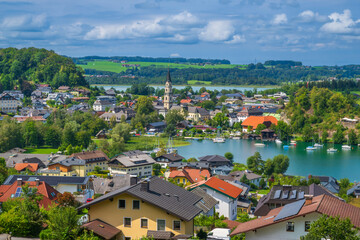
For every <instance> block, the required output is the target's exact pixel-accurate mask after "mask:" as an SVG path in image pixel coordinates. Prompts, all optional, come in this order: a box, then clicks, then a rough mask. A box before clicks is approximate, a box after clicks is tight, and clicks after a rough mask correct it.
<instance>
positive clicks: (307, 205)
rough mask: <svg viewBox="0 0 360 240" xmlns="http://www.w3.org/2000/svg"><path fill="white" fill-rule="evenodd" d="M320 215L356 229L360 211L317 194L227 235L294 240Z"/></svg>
mask: <svg viewBox="0 0 360 240" xmlns="http://www.w3.org/2000/svg"><path fill="white" fill-rule="evenodd" d="M323 214H326V215H328V216H332V217H336V216H339V217H340V218H341V219H346V218H349V219H350V221H351V223H352V224H353V225H354V226H355V227H357V228H358V227H360V208H357V207H355V206H352V205H350V204H348V203H345V202H343V201H341V200H339V199H338V198H335V197H332V196H329V195H319V196H316V197H310V196H309V197H308V198H307V199H306V200H305V199H302V200H299V201H296V202H293V203H290V204H287V205H285V206H283V207H279V208H275V209H272V210H271V211H270V212H269V213H268V214H267V215H266V216H263V217H261V218H258V219H255V220H252V221H249V222H246V223H241V224H239V225H238V226H237V227H236V229H235V230H234V231H233V232H232V233H231V236H235V235H237V234H241V233H245V234H246V240H255V239H267V240H279V239H280V240H281V239H286V240H295V239H296V240H298V239H300V237H301V236H304V235H306V234H307V233H308V231H309V229H310V225H311V223H313V222H314V221H316V220H317V219H319V218H320V217H321V216H322V215H323Z"/></svg>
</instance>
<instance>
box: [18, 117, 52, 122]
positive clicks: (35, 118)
mask: <svg viewBox="0 0 360 240" xmlns="http://www.w3.org/2000/svg"><path fill="white" fill-rule="evenodd" d="M12 119H14V120H16V121H18V122H25V121H26V120H27V119H31V120H33V121H46V119H45V118H43V117H42V116H33V117H17V118H12Z"/></svg>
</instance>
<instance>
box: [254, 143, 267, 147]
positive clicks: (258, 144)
mask: <svg viewBox="0 0 360 240" xmlns="http://www.w3.org/2000/svg"><path fill="white" fill-rule="evenodd" d="M254 145H255V147H265V144H263V143H255V144H254Z"/></svg>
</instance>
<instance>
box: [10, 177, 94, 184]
mask: <svg viewBox="0 0 360 240" xmlns="http://www.w3.org/2000/svg"><path fill="white" fill-rule="evenodd" d="M18 178H21V179H22V180H23V181H29V179H30V180H31V179H36V178H37V179H39V180H40V181H44V182H46V183H47V184H49V185H50V186H57V185H59V184H78V185H85V184H87V183H88V181H89V179H90V177H65V176H43V175H11V176H9V177H8V178H7V179H6V180H5V182H4V183H3V184H4V185H11V184H13V183H14V182H15V181H16V180H17V179H18Z"/></svg>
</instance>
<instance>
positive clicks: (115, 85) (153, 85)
mask: <svg viewBox="0 0 360 240" xmlns="http://www.w3.org/2000/svg"><path fill="white" fill-rule="evenodd" d="M90 86H114V87H125V86H131V85H128V84H90ZM149 86H150V87H163V86H164V85H161V84H150V85H149ZM172 86H173V87H175V88H176V87H188V86H190V87H205V88H206V87H228V88H230V87H236V88H269V89H272V88H280V87H281V86H280V85H212V84H209V85H205V84H203V85H189V84H187V85H172Z"/></svg>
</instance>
